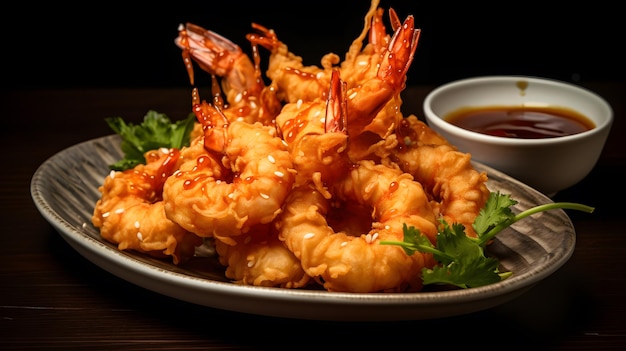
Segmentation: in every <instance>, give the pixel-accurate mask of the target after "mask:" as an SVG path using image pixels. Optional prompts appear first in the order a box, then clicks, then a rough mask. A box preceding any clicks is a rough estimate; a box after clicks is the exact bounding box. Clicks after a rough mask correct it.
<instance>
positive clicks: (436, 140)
mask: <svg viewBox="0 0 626 351" xmlns="http://www.w3.org/2000/svg"><path fill="white" fill-rule="evenodd" d="M404 127H405V129H404V131H403V132H400V135H401V136H402V141H400V144H401V146H402V147H401V148H400V149H399V150H398V151H397V152H396V153H394V154H393V155H392V159H394V161H395V162H396V163H397V164H398V165H399V167H400V168H401V169H402V170H403V171H405V172H407V173H410V174H412V175H413V176H414V177H415V179H416V180H417V181H419V182H420V183H422V184H423V185H424V188H425V189H426V190H427V192H428V193H429V194H431V197H432V200H433V202H434V203H435V204H436V207H435V208H436V212H437V214H438V215H441V217H443V219H445V220H446V221H447V222H448V223H460V224H463V225H464V226H465V229H466V233H467V235H469V236H475V235H476V232H475V231H474V229H473V228H472V224H473V223H474V219H475V218H476V216H478V214H479V212H480V210H481V209H482V208H483V207H484V206H485V203H486V202H487V199H488V198H489V192H490V191H489V189H488V188H487V185H486V183H487V174H485V173H484V172H478V171H477V170H476V169H475V168H474V167H473V166H472V164H471V155H470V154H468V153H464V152H460V151H459V150H457V148H456V147H454V146H452V145H450V143H449V142H448V141H447V140H445V139H444V138H443V137H441V136H440V135H439V134H437V133H436V132H435V131H434V130H432V129H431V128H429V127H428V126H427V125H426V124H425V123H424V122H422V121H420V120H418V119H417V118H416V117H415V116H409V117H407V118H406V120H405V121H404Z"/></svg>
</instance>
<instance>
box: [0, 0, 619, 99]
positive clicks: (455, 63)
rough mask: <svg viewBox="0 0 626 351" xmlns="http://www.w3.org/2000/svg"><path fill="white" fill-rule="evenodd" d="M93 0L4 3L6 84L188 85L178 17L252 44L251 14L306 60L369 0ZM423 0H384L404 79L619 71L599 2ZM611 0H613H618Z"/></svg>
mask: <svg viewBox="0 0 626 351" xmlns="http://www.w3.org/2000/svg"><path fill="white" fill-rule="evenodd" d="M291 3H292V4H293V5H285V4H284V1H280V2H279V1H257V2H252V3H250V2H248V1H219V2H218V1H176V2H169V3H166V4H163V3H162V2H158V3H157V2H143V3H142V2H133V1H118V0H113V1H106V2H104V1H90V2H82V3H78V4H74V5H64V4H62V3H59V2H46V3H44V4H34V3H30V2H23V1H22V2H19V3H13V5H12V6H11V7H12V10H8V9H7V8H5V9H4V10H3V11H2V14H0V20H1V21H2V24H1V26H2V33H3V34H4V40H3V43H2V47H3V50H2V53H3V54H2V55H3V61H4V63H3V69H4V73H3V77H2V83H3V86H4V87H5V88H9V89H12V88H48V87H51V88H82V87H111V88H117V87H131V88H132V87H172V86H189V81H188V78H187V74H186V72H185V70H184V67H183V64H182V59H181V55H180V50H179V49H178V48H177V47H176V46H175V45H174V43H173V40H174V38H175V37H176V36H177V27H178V25H179V24H180V23H184V22H192V23H195V24H198V25H200V26H203V27H205V28H207V29H211V30H213V31H215V32H218V33H220V34H222V35H224V36H226V37H228V38H230V39H231V40H232V41H234V42H235V43H237V44H238V45H240V46H241V47H242V48H243V49H244V50H246V52H249V50H250V45H249V43H248V42H247V40H246V39H245V34H246V33H249V32H251V26H250V24H251V23H252V22H257V23H260V24H262V25H264V26H266V27H269V28H273V29H274V30H275V31H276V32H277V34H278V36H279V38H281V39H282V41H284V42H285V43H287V44H288V45H289V47H290V49H291V51H292V52H294V53H296V54H299V55H300V56H302V57H303V58H304V59H305V64H316V65H317V64H319V59H320V58H321V57H322V55H323V54H325V53H328V52H335V53H337V54H339V55H340V56H341V57H343V55H344V54H345V52H346V51H347V49H348V46H349V45H350V43H351V42H352V40H353V39H354V38H356V37H357V36H358V34H359V33H360V31H361V28H362V22H363V17H364V15H365V13H366V12H367V9H368V7H369V1H368V0H359V1H327V0H318V1H314V2H313V1H309V2H304V1H302V2H297V3H296V2H295V1H294V2H291ZM577 4H579V5H575V4H574V2H570V3H567V6H566V7H560V8H559V7H556V6H552V5H550V6H548V2H546V1H544V2H535V3H533V2H528V1H523V2H508V3H506V5H500V6H494V5H482V4H478V3H476V2H447V1H437V2H433V1H431V2H421V1H404V0H393V1H391V0H382V1H381V4H380V6H382V7H384V8H385V9H388V8H389V6H392V7H393V8H394V9H395V10H396V11H397V12H398V14H399V15H400V17H401V18H405V17H406V16H407V15H408V14H413V15H414V16H415V18H416V26H417V27H419V28H421V29H422V36H421V39H420V43H419V45H418V49H417V53H416V58H415V60H414V62H413V65H412V67H411V69H410V71H409V77H408V83H409V84H441V83H444V82H447V81H450V80H454V79H459V78H464V77H470V76H477V75H491V74H521V75H534V76H543V77H548V78H554V79H559V80H565V81H570V82H581V83H583V82H588V81H605V80H624V79H625V76H626V75H625V69H624V63H625V62H626V60H625V58H626V55H625V54H624V53H623V51H624V41H625V40H624V33H626V31H625V30H624V29H623V23H624V20H625V19H624V18H622V17H621V15H620V14H621V11H618V8H617V5H605V4H603V3H602V2H597V1H593V2H584V3H582V4H580V2H578V3H577ZM616 4H617V3H616Z"/></svg>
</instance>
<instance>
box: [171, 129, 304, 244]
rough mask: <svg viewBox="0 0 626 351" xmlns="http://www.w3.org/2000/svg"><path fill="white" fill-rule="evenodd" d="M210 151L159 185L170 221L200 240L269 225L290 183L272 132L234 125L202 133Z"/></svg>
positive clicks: (283, 149) (223, 237) (287, 163)
mask: <svg viewBox="0 0 626 351" xmlns="http://www.w3.org/2000/svg"><path fill="white" fill-rule="evenodd" d="M204 145H205V148H209V149H210V150H211V152H208V151H207V152H206V153H205V154H204V155H202V156H200V157H198V158H197V159H195V160H190V161H189V162H186V163H184V164H182V165H181V166H180V169H179V170H178V171H176V173H175V174H173V175H172V176H171V177H169V178H168V179H167V180H166V182H165V185H164V189H163V200H164V202H165V211H166V214H167V216H168V218H170V219H171V220H172V221H174V222H176V223H178V224H180V225H181V226H182V227H184V228H186V229H187V230H189V231H191V232H193V233H195V234H196V235H198V236H201V237H215V238H218V239H220V240H223V241H227V242H228V241H229V240H230V243H231V244H234V241H233V240H232V239H229V238H230V237H234V236H238V235H241V234H244V233H247V232H248V231H249V230H250V228H251V227H252V226H254V225H256V224H263V223H269V222H271V221H272V220H273V219H274V218H275V217H276V216H277V215H278V213H280V211H281V207H282V203H283V201H284V199H285V197H286V196H287V194H288V193H289V190H290V189H291V186H292V185H293V181H294V178H295V176H294V174H293V171H292V168H293V165H292V162H291V158H290V157H289V152H288V151H287V149H286V146H285V145H284V144H283V143H282V140H281V139H280V138H278V137H277V136H276V135H275V129H274V128H271V127H269V126H265V125H262V124H261V123H254V124H250V123H247V122H242V121H234V122H231V123H229V124H227V125H225V126H224V125H221V124H220V125H219V127H215V128H214V129H207V130H206V131H205V136H204Z"/></svg>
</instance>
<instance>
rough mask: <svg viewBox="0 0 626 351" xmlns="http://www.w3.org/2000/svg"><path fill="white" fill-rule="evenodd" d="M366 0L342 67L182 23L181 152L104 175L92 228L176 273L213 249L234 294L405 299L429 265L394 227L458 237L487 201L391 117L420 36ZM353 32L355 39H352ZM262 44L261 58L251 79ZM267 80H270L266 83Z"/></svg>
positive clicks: (449, 157) (422, 131)
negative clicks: (201, 75)
mask: <svg viewBox="0 0 626 351" xmlns="http://www.w3.org/2000/svg"><path fill="white" fill-rule="evenodd" d="M378 5H379V1H378V0H373V1H372V2H371V5H370V8H369V10H368V12H367V14H366V16H365V21H364V27H363V30H362V32H361V33H360V35H359V36H358V37H357V38H356V39H355V40H354V41H353V42H352V44H351V45H350V47H349V50H348V51H347V53H346V55H345V58H344V59H343V60H341V59H340V58H339V56H338V55H336V54H334V53H329V54H326V55H324V56H323V57H322V59H321V66H305V65H304V64H303V61H302V58H301V57H299V56H298V55H296V54H294V53H292V52H290V51H289V48H288V47H287V45H286V44H285V43H283V42H281V41H280V40H279V38H278V36H277V34H276V33H275V32H274V31H273V30H271V29H267V28H265V27H263V26H261V25H259V24H256V23H253V24H252V28H253V31H252V33H250V34H248V35H247V36H246V38H247V40H248V41H249V42H250V44H251V46H252V49H253V50H252V53H253V55H252V57H250V56H249V55H247V54H245V53H244V52H243V50H242V49H241V48H240V47H239V46H237V45H236V44H234V43H233V42H231V41H230V40H228V39H226V38H224V37H222V36H221V35H219V34H217V33H215V32H212V31H210V30H206V29H204V28H202V27H200V26H197V25H194V24H190V23H188V24H186V25H181V26H180V28H179V36H178V37H177V38H176V41H175V43H176V45H177V46H178V47H179V48H180V49H181V51H182V58H183V62H184V63H185V65H186V68H187V72H188V74H189V79H190V82H191V85H192V86H194V66H195V65H198V66H199V67H200V68H201V69H202V70H203V71H205V72H207V73H208V74H210V76H211V79H212V85H211V97H210V99H209V100H208V101H207V100H205V99H201V98H200V94H199V90H198V89H197V87H195V86H194V88H193V93H192V111H193V113H194V114H195V115H196V117H197V123H196V128H195V129H194V131H193V132H192V141H191V144H190V145H189V146H187V147H183V148H181V149H180V150H177V149H160V150H154V151H151V152H149V153H148V154H146V159H147V160H148V161H147V164H145V165H139V166H137V167H136V168H135V169H132V170H127V171H123V172H111V174H110V175H109V176H107V177H106V178H105V180H104V184H103V185H102V186H101V187H100V191H101V192H102V197H101V199H99V200H98V202H97V204H96V207H95V210H94V214H93V219H92V222H93V224H94V225H95V226H96V227H98V228H100V231H101V235H102V237H103V238H105V239H106V240H108V241H111V242H113V243H115V244H117V245H118V247H119V249H121V250H124V249H129V250H136V251H140V252H143V253H146V254H150V255H154V256H155V257H171V259H172V260H173V262H174V263H175V264H181V263H183V262H186V261H187V260H189V259H190V258H192V257H193V256H194V252H195V249H196V248H197V247H199V246H200V245H206V244H207V243H210V245H211V246H212V247H213V248H214V249H215V253H216V255H217V257H218V258H219V262H220V263H221V264H222V265H224V267H225V276H226V277H227V278H228V279H230V280H231V281H233V282H234V283H237V284H244V285H254V286H266V287H281V288H304V287H306V288H316V289H325V290H328V291H340V292H359V293H363V292H416V291H420V290H422V288H423V286H422V283H421V271H422V269H423V268H424V267H427V268H432V267H433V266H434V265H435V264H436V262H435V260H434V259H433V257H432V255H430V254H426V253H415V254H413V255H407V254H406V253H405V252H404V250H403V249H402V248H401V247H400V246H397V245H382V244H380V242H381V241H402V240H403V235H404V234H403V227H404V226H409V227H410V226H412V227H415V228H416V229H418V230H419V231H420V233H422V234H423V235H425V236H427V237H428V239H430V241H431V242H432V243H433V244H434V243H435V241H436V235H437V229H438V226H439V225H440V220H441V219H445V220H446V221H447V222H448V223H460V224H463V225H464V226H465V227H466V231H467V233H468V235H475V233H473V232H472V225H471V224H472V223H473V221H474V219H475V217H476V216H477V215H478V213H479V211H480V209H481V208H482V207H483V206H484V204H485V203H486V201H487V198H488V196H489V190H488V189H487V187H486V182H487V176H486V174H485V173H484V172H478V171H477V170H475V169H474V168H473V166H472V164H471V163H470V160H471V156H470V155H469V154H466V153H462V152H460V151H458V150H457V149H456V148H455V147H454V146H453V145H451V144H450V143H449V142H448V141H447V140H445V139H444V138H442V137H441V136H440V135H438V134H437V133H436V132H434V131H433V130H431V129H430V128H429V127H428V126H427V125H426V124H425V123H424V122H422V121H421V120H420V119H418V118H417V117H416V116H415V115H409V116H404V115H403V114H402V112H401V106H402V99H401V97H400V93H401V92H402V91H403V89H404V88H405V83H406V73H407V70H408V69H409V67H410V65H411V63H412V61H413V57H414V54H415V50H416V47H417V42H418V39H419V36H420V30H419V29H418V28H415V23H414V18H413V16H411V15H409V16H407V17H406V19H405V20H404V21H401V20H400V19H399V17H398V16H397V14H396V12H395V11H394V10H393V9H389V11H388V15H389V23H390V25H391V31H390V32H389V33H388V31H387V28H386V26H385V24H384V15H385V11H384V10H383V9H382V8H379V7H378ZM366 38H367V39H368V40H367V43H365V40H366ZM261 50H268V52H269V55H268V61H269V62H268V64H267V69H266V71H265V75H263V72H262V69H261V62H260V61H261V59H260V57H261V55H260V54H259V53H260V51H261ZM266 82H269V83H266Z"/></svg>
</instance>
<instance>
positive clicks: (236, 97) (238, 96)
mask: <svg viewBox="0 0 626 351" xmlns="http://www.w3.org/2000/svg"><path fill="white" fill-rule="evenodd" d="M242 98H243V95H242V94H241V93H239V94H237V96H235V102H239V101H241V99H242Z"/></svg>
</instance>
